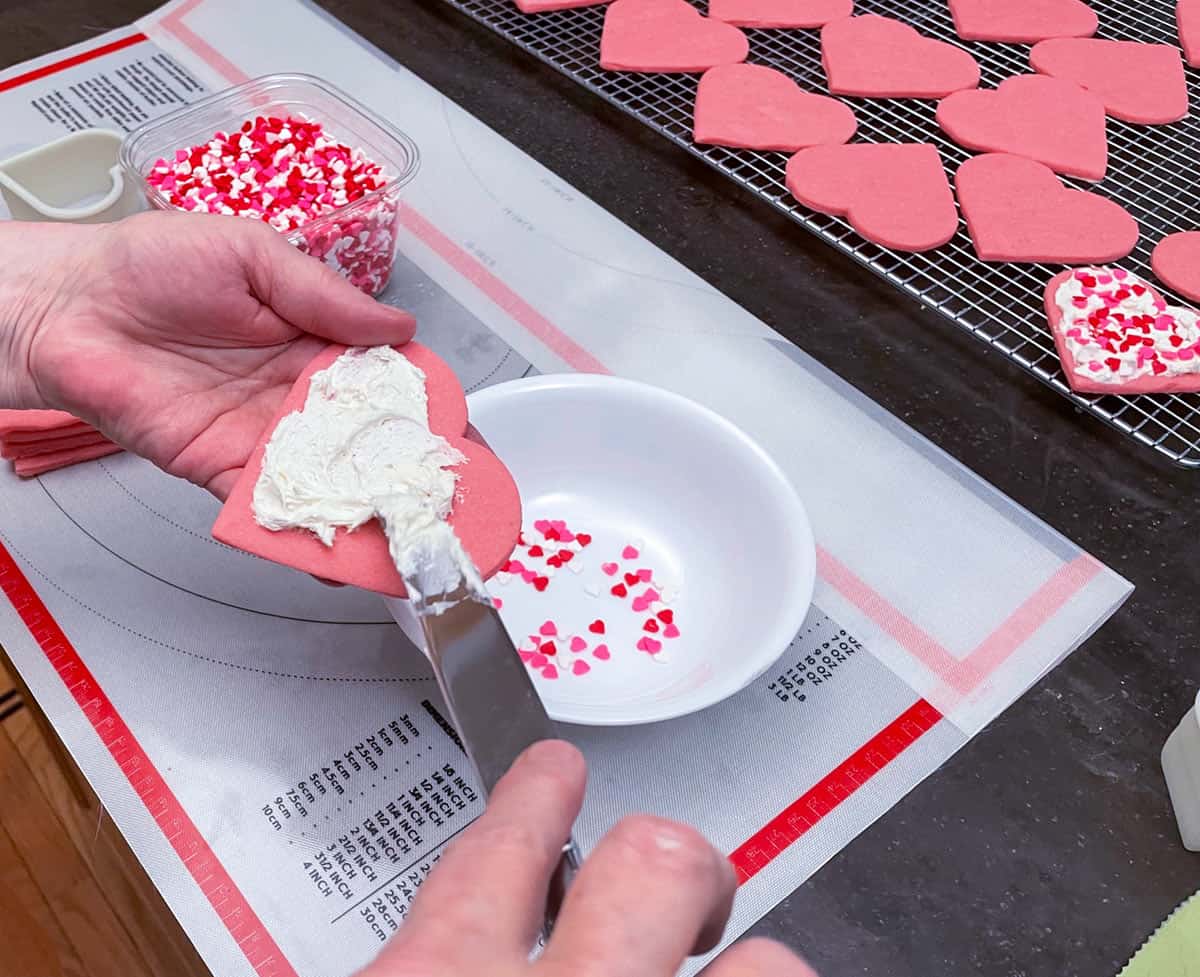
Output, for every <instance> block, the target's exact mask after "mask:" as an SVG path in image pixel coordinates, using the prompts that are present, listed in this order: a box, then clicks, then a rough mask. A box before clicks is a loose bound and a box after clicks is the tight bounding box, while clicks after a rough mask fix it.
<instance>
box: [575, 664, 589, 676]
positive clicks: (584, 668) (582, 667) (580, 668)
mask: <svg viewBox="0 0 1200 977" xmlns="http://www.w3.org/2000/svg"><path fill="white" fill-rule="evenodd" d="M591 670H592V666H591V665H589V664H588V663H587V662H585V661H577V662H576V663H575V664H574V665H572V666H571V671H572V672H574V673H575V674H576V675H586V674H587V673H588V672H590V671H591Z"/></svg>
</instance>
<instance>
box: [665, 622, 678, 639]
mask: <svg viewBox="0 0 1200 977" xmlns="http://www.w3.org/2000/svg"><path fill="white" fill-rule="evenodd" d="M663 637H664V638H678V637H679V628H677V627H675V625H674V624H668V625H667V626H666V628H664V629H663Z"/></svg>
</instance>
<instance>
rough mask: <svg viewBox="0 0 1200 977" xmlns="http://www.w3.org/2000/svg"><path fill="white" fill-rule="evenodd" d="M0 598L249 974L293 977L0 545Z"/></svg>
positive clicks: (195, 828) (141, 750)
mask: <svg viewBox="0 0 1200 977" xmlns="http://www.w3.org/2000/svg"><path fill="white" fill-rule="evenodd" d="M0 591H3V593H4V594H5V596H6V597H8V599H9V600H10V601H11V602H12V605H13V607H14V608H15V609H16V611H17V613H18V614H19V615H20V617H21V620H22V621H24V622H25V626H26V627H27V628H28V629H29V633H30V634H31V635H33V639H34V640H35V641H36V642H37V643H38V645H39V646H40V647H41V649H42V651H43V652H44V653H45V655H46V659H47V660H48V661H49V662H50V664H51V665H52V666H53V667H54V670H55V671H56V672H58V675H59V678H61V679H62V680H63V684H64V685H65V686H66V687H67V691H68V692H70V693H71V695H72V696H73V697H74V699H75V701H76V702H77V703H78V704H79V708H80V709H82V710H83V714H84V715H85V716H86V717H87V719H88V721H89V722H90V723H91V724H92V728H93V729H95V731H96V734H97V735H98V736H99V737H100V742H102V743H103V744H104V745H105V747H106V748H107V749H108V752H109V753H110V754H112V758H113V759H114V760H115V761H116V763H117V766H118V767H120V768H121V772H122V773H123V774H125V776H126V777H127V778H128V780H129V783H130V786H132V787H133V789H134V791H135V792H136V793H137V795H138V797H140V798H141V800H142V803H143V804H145V805H146V810H147V811H149V812H150V816H151V817H152V818H154V821H155V823H156V824H157V825H158V826H159V828H161V829H162V833H163V835H165V836H166V839H167V841H168V842H170V844H171V847H172V848H174V849H175V851H176V853H177V854H178V855H179V857H180V858H181V859H182V860H183V864H184V865H185V866H186V867H187V870H188V871H189V872H190V873H191V876H192V878H193V879H195V880H196V884H197V885H199V886H200V891H201V892H203V893H204V895H205V897H206V898H207V899H208V901H209V903H211V904H212V907H213V909H214V910H215V911H216V913H217V915H218V916H219V917H220V918H221V922H223V923H224V924H225V926H226V928H227V929H228V930H229V934H230V935H231V936H232V937H233V939H234V941H235V942H236V943H237V945H238V947H239V948H240V949H241V951H242V952H243V953H244V954H245V955H246V959H247V960H248V961H249V962H250V966H251V967H253V968H254V972H255V973H256V974H258V977H298V975H297V974H296V971H295V970H293V969H292V965H291V964H290V963H288V961H287V958H286V957H284V955H283V953H282V951H280V949H279V947H278V945H277V944H276V943H275V941H274V939H272V937H271V934H270V933H268V932H267V928H266V927H265V926H264V925H263V923H262V920H260V919H259V918H258V916H257V915H256V914H255V912H254V910H253V909H251V908H250V903H249V902H247V901H246V897H245V896H244V895H242V892H241V890H240V889H239V888H238V887H237V885H236V884H235V883H234V881H233V879H232V878H231V877H230V875H229V873H228V872H226V871H225V868H224V867H223V866H222V865H221V863H220V861H219V860H218V859H217V856H216V855H215V854H214V853H213V851H212V849H211V848H210V847H209V846H208V842H206V841H205V840H204V837H203V836H202V835H201V834H200V831H199V829H197V827H196V825H195V824H194V823H193V821H192V819H191V818H189V817H188V815H187V812H186V811H184V809H183V806H182V805H181V804H180V803H179V800H178V799H177V798H176V797H175V795H174V793H172V791H171V788H170V787H168V786H167V783H166V781H165V780H163V778H162V775H161V774H160V773H159V772H158V770H157V769H156V768H155V766H154V764H153V762H151V760H150V757H149V756H147V755H146V751H145V750H143V749H142V747H141V744H139V743H138V741H137V739H136V738H135V737H134V735H133V733H132V732H130V729H129V727H128V726H126V725H125V721H124V720H123V719H122V718H121V717H120V715H119V714H118V713H117V710H116V707H114V706H113V704H112V702H111V701H109V698H108V696H106V695H105V694H104V690H103V689H102V688H101V687H100V683H99V682H97V681H96V678H95V676H93V675H92V673H91V672H90V671H89V670H88V668H87V666H86V665H84V663H83V659H81V658H80V657H79V653H78V652H77V651H76V650H75V648H74V646H73V645H72V644H71V642H70V641H69V640H68V639H67V636H66V634H65V633H64V632H63V630H62V628H60V627H59V626H58V622H57V621H55V620H54V617H53V616H52V615H51V614H50V611H49V610H48V609H47V608H46V605H45V604H43V603H42V600H41V598H40V597H38V595H37V591H35V590H34V589H33V586H32V585H31V584H30V583H29V580H28V578H26V576H25V574H24V573H22V572H21V568H20V567H19V566H17V563H16V561H15V560H14V559H13V558H12V555H11V554H10V553H9V552H8V550H7V549H5V547H4V546H3V545H0Z"/></svg>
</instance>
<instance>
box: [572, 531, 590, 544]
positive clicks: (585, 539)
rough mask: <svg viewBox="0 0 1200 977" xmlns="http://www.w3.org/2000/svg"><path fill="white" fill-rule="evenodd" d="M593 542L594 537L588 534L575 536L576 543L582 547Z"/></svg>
mask: <svg viewBox="0 0 1200 977" xmlns="http://www.w3.org/2000/svg"><path fill="white" fill-rule="evenodd" d="M591 541H592V537H591V536H590V535H588V534H587V533H576V534H575V542H577V543H578V544H579V545H580V546H587V545H588V543H590V542H591Z"/></svg>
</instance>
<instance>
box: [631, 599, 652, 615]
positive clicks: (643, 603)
mask: <svg viewBox="0 0 1200 977" xmlns="http://www.w3.org/2000/svg"><path fill="white" fill-rule="evenodd" d="M649 606H650V601H648V600H647V599H646V598H645V596H642V597H635V598H634V599H633V610H634V612H635V613H637V614H641V613H642V611H644V610H646V609H647V608H648V607H649Z"/></svg>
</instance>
